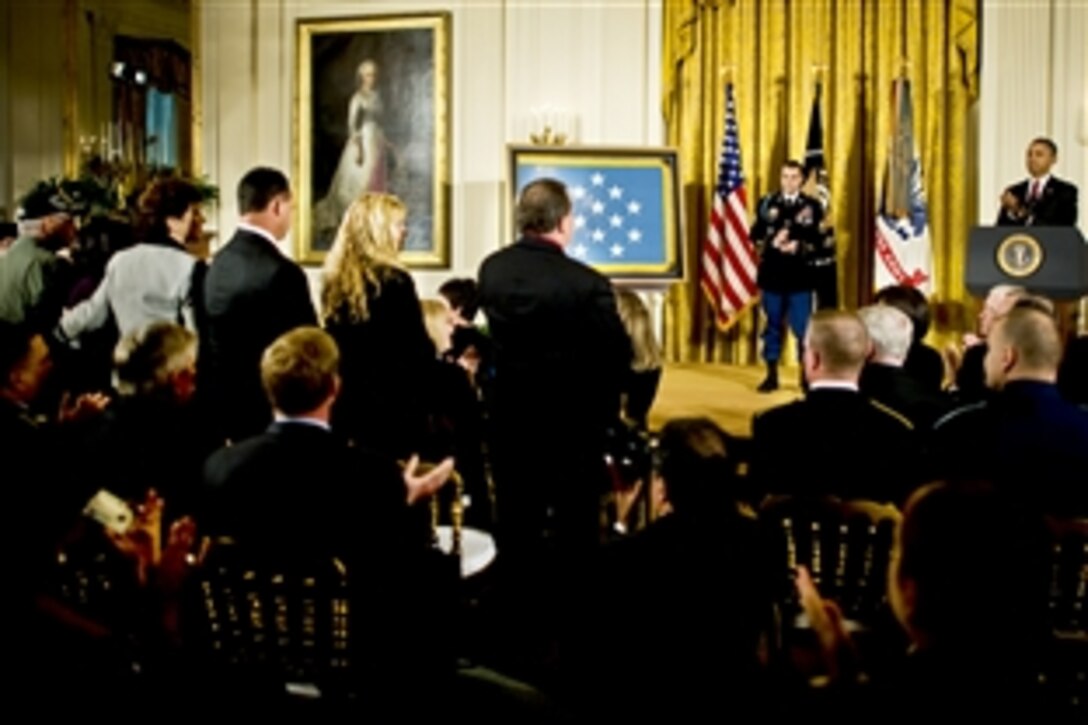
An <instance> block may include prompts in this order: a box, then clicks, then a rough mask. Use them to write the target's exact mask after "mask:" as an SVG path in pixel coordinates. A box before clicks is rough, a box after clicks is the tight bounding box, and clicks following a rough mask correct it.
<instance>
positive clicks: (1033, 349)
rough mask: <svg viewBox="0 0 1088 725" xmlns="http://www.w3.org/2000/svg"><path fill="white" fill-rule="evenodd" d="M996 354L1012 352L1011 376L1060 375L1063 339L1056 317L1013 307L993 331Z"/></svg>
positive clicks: (1047, 376) (994, 351) (1053, 377)
mask: <svg viewBox="0 0 1088 725" xmlns="http://www.w3.org/2000/svg"><path fill="white" fill-rule="evenodd" d="M990 337H991V342H990V345H991V346H992V347H993V348H994V349H993V351H992V352H993V354H995V355H997V356H999V357H1000V356H1002V355H1005V354H1007V353H1006V351H1008V352H1011V355H1012V357H1011V358H1010V359H1009V371H1008V372H1009V377H1010V378H1016V377H1041V378H1043V379H1047V380H1052V379H1055V378H1056V377H1057V374H1058V366H1059V365H1061V361H1062V341H1061V336H1060V335H1059V334H1058V326H1057V325H1056V324H1055V323H1054V319H1053V318H1052V317H1050V316H1049V315H1047V314H1045V313H1043V312H1040V311H1039V310H1037V309H1030V308H1024V307H1017V308H1013V309H1012V310H1011V311H1009V314H1007V315H1005V316H1004V317H1002V318H1000V319H999V320H998V321H997V323H996V325H995V326H994V329H993V331H992V332H991V333H990Z"/></svg>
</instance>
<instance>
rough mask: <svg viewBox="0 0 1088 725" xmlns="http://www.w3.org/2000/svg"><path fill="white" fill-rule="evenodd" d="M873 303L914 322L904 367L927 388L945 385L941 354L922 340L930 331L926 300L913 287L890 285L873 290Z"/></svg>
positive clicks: (934, 388)
mask: <svg viewBox="0 0 1088 725" xmlns="http://www.w3.org/2000/svg"><path fill="white" fill-rule="evenodd" d="M874 302H875V303H876V304H878V305H888V306H889V307H894V308H896V309H897V310H899V311H900V312H902V313H904V314H905V315H906V316H907V317H909V318H910V321H911V323H913V341H912V342H911V346H910V350H909V351H908V352H907V359H906V361H904V363H903V369H904V370H905V371H906V372H908V373H909V374H911V375H913V376H914V377H915V378H917V380H918V382H920V383H921V384H922V385H923V386H925V387H926V388H927V389H929V390H931V391H933V392H938V391H940V389H941V388H942V387H943V385H944V360H943V359H942V358H941V353H939V352H937V350H935V349H934V348H932V347H930V346H929V345H926V344H925V343H924V342H922V341H923V340H924V339H925V337H926V334H927V333H928V332H929V324H930V311H929V301H928V300H926V296H925V295H924V294H922V292H921V291H920V290H918V289H917V288H916V287H911V286H909V285H890V286H888V287H885V288H884V289H882V290H880V291H879V292H877V293H876V298H875V299H874Z"/></svg>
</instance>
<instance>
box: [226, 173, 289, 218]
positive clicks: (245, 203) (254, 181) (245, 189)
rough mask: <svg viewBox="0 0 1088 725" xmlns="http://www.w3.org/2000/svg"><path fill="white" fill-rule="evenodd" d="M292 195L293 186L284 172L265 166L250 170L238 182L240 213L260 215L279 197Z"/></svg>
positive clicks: (243, 214)
mask: <svg viewBox="0 0 1088 725" xmlns="http://www.w3.org/2000/svg"><path fill="white" fill-rule="evenodd" d="M290 193H291V184H290V182H288V181H287V177H286V176H285V175H284V174H283V172H282V171H279V170H277V169H272V168H268V167H264V166H258V167H257V168H255V169H250V170H249V171H248V172H246V175H245V176H243V177H242V180H241V181H239V182H238V213H239V214H241V215H242V216H245V215H246V214H257V213H260V212H262V211H264V210H265V209H267V208H268V205H269V204H271V203H272V200H273V199H275V198H276V197H277V196H280V195H281V194H290Z"/></svg>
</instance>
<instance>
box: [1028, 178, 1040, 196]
mask: <svg viewBox="0 0 1088 725" xmlns="http://www.w3.org/2000/svg"><path fill="white" fill-rule="evenodd" d="M1038 198H1039V180H1038V179H1033V180H1032V182H1031V191H1029V192H1028V201H1035V200H1037V199H1038Z"/></svg>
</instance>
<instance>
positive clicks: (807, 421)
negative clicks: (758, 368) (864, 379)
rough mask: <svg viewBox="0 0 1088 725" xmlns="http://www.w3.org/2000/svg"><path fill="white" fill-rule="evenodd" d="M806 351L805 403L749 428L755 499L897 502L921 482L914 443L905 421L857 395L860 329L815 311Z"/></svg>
mask: <svg viewBox="0 0 1088 725" xmlns="http://www.w3.org/2000/svg"><path fill="white" fill-rule="evenodd" d="M804 349H805V352H804V356H803V364H804V371H805V376H806V377H807V379H808V381H809V392H808V394H807V395H806V396H805V399H804V400H799V401H795V402H793V403H788V404H786V405H783V406H779V407H777V408H772V409H770V410H768V411H765V412H763V413H759V414H757V415H756V416H755V418H754V420H753V421H752V432H753V442H752V461H751V468H750V474H749V475H750V478H751V481H752V486H753V487H754V488H753V491H754V493H755V494H756V495H764V494H779V493H782V494H794V495H812V496H822V495H832V496H838V497H840V498H847V499H849V498H865V499H870V500H874V501H881V502H886V501H891V502H900V501H902V500H903V499H904V498H905V497H906V495H907V494H908V493H909V492H910V490H911V489H912V488H913V487H914V486H915V485H917V483H919V480H918V476H919V473H918V455H919V449H918V444H917V443H916V437H915V434H914V431H913V426H912V425H911V423H910V421H909V420H907V419H906V418H905V417H904V416H902V415H900V414H899V413H896V412H895V411H893V410H891V409H889V408H887V407H885V406H883V405H881V404H880V403H877V402H874V401H871V400H869V399H868V398H866V397H864V396H863V395H862V394H861V393H860V392H859V391H858V378H859V377H860V376H861V371H862V368H863V367H864V366H865V360H866V357H867V356H868V354H869V336H868V334H867V333H866V332H865V325H864V324H862V322H861V320H860V319H859V318H858V316H857V315H855V314H854V313H852V312H836V311H829V310H824V311H820V312H817V313H816V314H815V315H813V317H812V320H811V322H810V323H809V327H808V332H807V333H806V335H805V348H804Z"/></svg>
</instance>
